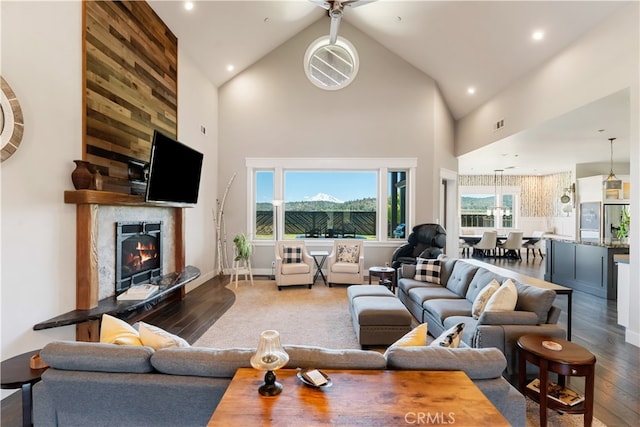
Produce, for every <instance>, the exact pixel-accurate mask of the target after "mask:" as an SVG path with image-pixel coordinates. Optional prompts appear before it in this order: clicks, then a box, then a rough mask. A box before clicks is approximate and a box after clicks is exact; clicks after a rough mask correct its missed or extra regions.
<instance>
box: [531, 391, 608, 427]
mask: <svg viewBox="0 0 640 427" xmlns="http://www.w3.org/2000/svg"><path fill="white" fill-rule="evenodd" d="M583 419H584V416H583V415H573V414H564V415H563V414H560V413H558V412H556V411H552V410H547V427H574V426H575V427H582V426H583V425H584V422H583ZM539 425H540V406H538V404H537V403H536V402H534V401H533V400H531V399H529V398H527V427H538V426H539ZM591 426H592V427H607V425H606V424H604V423H603V422H602V421H600V420H599V419H597V418H595V417H594V418H593V421H592V423H591Z"/></svg>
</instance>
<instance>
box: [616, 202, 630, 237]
mask: <svg viewBox="0 0 640 427" xmlns="http://www.w3.org/2000/svg"><path fill="white" fill-rule="evenodd" d="M629 219H630V217H629V210H627V209H623V210H622V213H621V214H620V226H619V227H618V230H617V231H616V236H617V237H618V239H620V240H621V241H625V240H626V239H628V238H629Z"/></svg>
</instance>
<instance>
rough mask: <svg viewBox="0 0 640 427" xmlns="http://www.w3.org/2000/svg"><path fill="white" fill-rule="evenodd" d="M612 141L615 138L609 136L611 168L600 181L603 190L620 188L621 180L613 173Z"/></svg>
mask: <svg viewBox="0 0 640 427" xmlns="http://www.w3.org/2000/svg"><path fill="white" fill-rule="evenodd" d="M613 141H615V138H609V142H610V144H611V169H610V171H609V176H608V177H607V179H605V180H604V181H603V182H602V183H603V184H604V189H605V190H620V189H621V188H622V180H621V179H618V178H617V177H616V175H615V174H614V173H613Z"/></svg>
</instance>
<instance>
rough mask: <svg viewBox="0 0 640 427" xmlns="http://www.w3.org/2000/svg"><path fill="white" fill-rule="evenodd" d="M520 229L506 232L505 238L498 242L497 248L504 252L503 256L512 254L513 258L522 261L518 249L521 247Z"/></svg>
mask: <svg viewBox="0 0 640 427" xmlns="http://www.w3.org/2000/svg"><path fill="white" fill-rule="evenodd" d="M522 234H523V233H522V231H510V232H509V234H507V240H505V241H504V242H503V243H498V250H500V251H503V252H504V256H505V257H508V256H509V255H510V254H513V257H514V258H517V259H518V260H520V261H522V255H521V254H520V249H522Z"/></svg>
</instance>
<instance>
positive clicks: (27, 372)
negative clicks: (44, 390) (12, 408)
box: [0, 350, 47, 389]
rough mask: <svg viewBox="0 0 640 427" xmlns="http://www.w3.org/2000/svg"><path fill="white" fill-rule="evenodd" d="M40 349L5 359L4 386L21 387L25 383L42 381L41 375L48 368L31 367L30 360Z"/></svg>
mask: <svg viewBox="0 0 640 427" xmlns="http://www.w3.org/2000/svg"><path fill="white" fill-rule="evenodd" d="M39 352H40V350H33V351H28V352H26V353H22V354H19V355H17V356H14V357H12V358H10V359H7V360H4V361H3V362H2V365H1V377H0V378H1V379H2V388H4V389H15V388H21V387H22V386H23V385H24V384H28V383H31V384H35V383H37V382H38V381H40V376H41V375H42V373H43V372H44V371H46V370H47V368H42V369H31V367H30V366H29V361H30V360H31V356H33V355H35V354H38V353H39Z"/></svg>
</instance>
